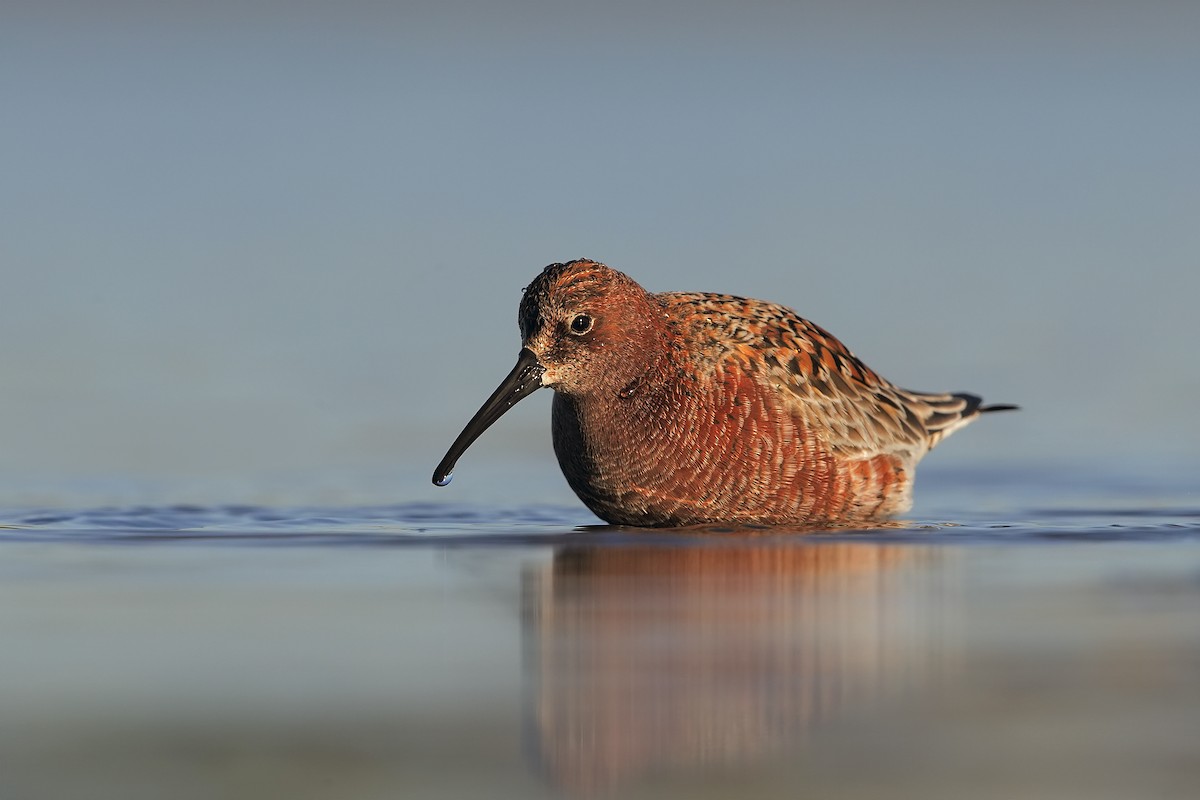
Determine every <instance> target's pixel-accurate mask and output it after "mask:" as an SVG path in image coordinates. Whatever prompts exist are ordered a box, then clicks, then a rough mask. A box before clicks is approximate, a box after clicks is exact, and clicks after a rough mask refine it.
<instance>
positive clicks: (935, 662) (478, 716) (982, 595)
mask: <svg viewBox="0 0 1200 800" xmlns="http://www.w3.org/2000/svg"><path fill="white" fill-rule="evenodd" d="M1175 481H1176V483H1175V484H1174V485H1172V484H1171V483H1169V482H1166V483H1164V482H1163V481H1141V482H1139V480H1138V479H1136V478H1126V479H1124V480H1123V481H1118V480H1113V481H1110V482H1109V483H1107V484H1106V483H1104V482H1103V481H1102V480H1100V479H1098V478H1097V479H1096V480H1095V481H1091V482H1083V483H1076V484H1074V485H1064V484H1063V483H1062V480H1061V478H1056V477H1055V475H1052V474H1049V473H1046V474H1043V475H1041V476H1040V478H1039V480H1028V479H1026V480H1024V482H1023V483H1022V482H1021V481H1018V480H1015V479H1013V478H1011V477H1007V478H1006V477H1004V476H996V477H995V479H994V480H991V481H981V477H980V475H979V474H978V473H976V474H973V475H969V476H959V477H958V478H957V479H956V477H955V476H953V475H941V476H937V475H936V474H934V477H933V478H932V479H931V480H928V481H926V482H925V484H923V485H922V486H920V487H919V489H918V491H919V492H923V493H924V494H926V495H929V496H930V499H931V501H932V502H933V503H935V505H927V506H924V508H925V509H926V516H924V517H922V518H919V519H914V520H913V521H911V522H909V523H908V524H906V525H904V526H902V527H897V528H893V529H885V530H876V531H836V532H822V533H811V534H803V533H797V532H770V531H762V530H753V531H720V530H713V531H702V532H690V533H665V532H637V531H624V530H615V529H610V528H604V527H599V526H594V524H593V523H594V522H595V520H594V518H592V517H591V516H590V515H589V514H587V512H586V511H584V510H582V509H581V508H577V507H573V506H567V507H559V506H545V507H520V506H511V507H504V506H497V507H493V506H482V505H474V506H455V505H451V504H435V503H409V504H400V505H394V506H386V507H354V508H347V507H325V508H300V507H289V508H278V507H258V506H237V507H215V506H212V507H192V506H182V507H181V506H175V507H158V506H143V507H121V508H93V509H82V510H81V509H72V510H62V509H21V510H10V511H9V512H6V513H4V514H3V515H2V516H0V522H3V523H4V524H5V526H6V527H4V528H3V529H0V641H2V642H3V647H2V649H0V719H2V720H3V725H2V726H0V739H2V741H0V796H3V797H22V798H26V797H53V798H72V797H81V798H82V797H87V798H107V797H112V798H161V797H172V798H192V797H194V798H210V797H217V796H220V797H236V798H243V797H244V798H260V797H268V796H289V797H300V798H307V797H338V798H346V797H354V798H374V797H379V798H396V797H420V798H438V797H447V798H459V797H489V798H492V797H511V798H537V797H586V796H597V795H601V796H603V795H613V794H616V795H619V796H622V797H679V798H696V797H700V798H704V797H797V796H812V797H822V798H829V797H834V798H843V797H844V798H858V797H882V796H887V797H889V798H895V797H921V798H930V797H934V798H942V797H944V798H962V797H971V798H979V797H982V798H991V797H995V798H1012V797H1047V798H1089V800H1090V799H1091V798H1134V797H1136V798H1156V797H1180V798H1183V797H1189V798H1190V797H1195V796H1196V794H1197V791H1198V789H1200V502H1197V498H1196V497H1195V496H1194V495H1191V494H1190V493H1189V490H1188V486H1187V481H1186V480H1180V479H1179V478H1178V476H1176V479H1175ZM931 484H932V485H931ZM448 497H449V496H448ZM1004 497H1009V498H1012V497H1016V498H1017V499H1018V500H1020V501H1021V502H1022V505H1021V506H1020V508H1021V509H1022V510H1021V511H1020V512H1019V513H1014V512H1012V511H1011V510H1010V511H1009V512H1008V513H1007V514H1000V513H989V512H985V511H982V510H980V509H981V507H982V506H989V505H996V504H998V503H999V502H1000V501H999V500H998V499H997V498H1004ZM918 508H922V507H921V506H919V507H918ZM1011 508H1012V506H1010V509H1011ZM967 509H970V510H967Z"/></svg>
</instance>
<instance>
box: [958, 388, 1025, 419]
mask: <svg viewBox="0 0 1200 800" xmlns="http://www.w3.org/2000/svg"><path fill="white" fill-rule="evenodd" d="M953 396H954V397H957V398H958V399H959V400H962V401H963V403H965V404H966V405H965V406H964V408H963V410H962V411H961V412H960V415H961V416H963V417H973V416H975V415H976V414H984V413H986V412H988V411H1016V410H1017V409H1018V408H1020V406H1014V405H1011V404H1010V403H993V404H992V405H990V406H985V405H983V398H982V397H980V396H979V395H974V394H967V393H966V392H956V393H955V394H954V395H953Z"/></svg>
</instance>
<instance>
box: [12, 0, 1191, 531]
mask: <svg viewBox="0 0 1200 800" xmlns="http://www.w3.org/2000/svg"><path fill="white" fill-rule="evenodd" d="M1198 85H1200V4H1196V3H1191V2H1153V1H1151V2H1140V3H1131V2H1103V1H1101V2H1094V3H1081V2H1022V1H1021V0H1018V1H1017V2H1009V3H994V4H988V3H951V2H910V3H888V2H857V1H855V0H850V1H849V2H839V3H819V4H816V3H802V2H797V3H785V2H755V1H754V0H750V1H749V2H740V3H722V2H704V1H703V0H702V1H701V2H692V3H683V2H660V3H655V2H625V1H624V0H614V1H613V2H608V3H604V4H577V3H562V2H526V1H524V0H521V1H518V2H507V3H495V2H458V1H457V0H449V1H448V2H447V1H445V0H439V2H429V3H425V2H402V3H386V2H370V1H369V0H345V1H344V2H339V3H336V4H335V3H321V2H295V3H280V2H258V3H245V2H236V3H235V2H226V1H225V0H214V1H213V2H206V3H188V2H154V3H150V2H146V3H139V2H101V3H78V4H71V3H57V2H53V1H51V2H46V1H45V0H39V2H32V1H30V0H12V1H11V2H6V3H5V4H4V7H3V9H2V10H0V98H3V116H2V119H3V122H2V124H0V153H2V154H3V155H2V156H0V159H2V163H3V178H2V181H0V276H2V278H3V281H2V284H0V286H2V289H0V375H2V380H3V386H2V388H0V412H2V413H0V503H3V504H6V505H39V504H56V505H80V504H92V503H128V502H202V503H208V502H266V503H275V502H279V503H307V502H313V503H325V502H329V503H342V502H345V503H368V502H381V503H383V502H396V501H421V500H429V501H447V502H450V501H453V502H458V501H476V500H500V501H502V502H506V503H514V504H515V503H538V502H552V503H558V502H561V503H567V504H574V502H575V501H574V499H573V497H572V496H571V494H570V492H569V490H568V488H567V487H566V484H565V482H563V480H562V479H561V477H560V476H559V474H558V470H557V466H556V464H555V462H554V458H553V454H552V452H551V449H550V444H549V401H550V393H549V392H545V393H542V394H541V395H539V396H535V397H534V398H533V399H531V400H529V401H527V402H526V403H523V404H522V405H521V406H518V407H517V408H516V409H515V410H514V411H513V412H512V413H511V414H510V415H509V416H508V417H507V418H506V419H504V420H503V421H502V422H501V423H500V424H499V425H497V426H496V427H495V428H494V429H493V430H492V431H490V432H489V433H488V434H487V435H486V436H485V437H484V438H483V439H481V440H480V441H479V442H478V443H477V444H476V445H475V447H474V448H473V449H472V450H471V451H470V452H469V453H468V454H467V456H466V457H465V458H464V459H463V460H462V462H461V463H460V465H459V469H458V471H457V480H456V481H455V483H454V485H453V487H452V488H451V489H437V488H435V487H433V486H431V485H430V484H429V474H430V473H431V472H432V469H433V466H434V465H435V464H436V462H437V461H438V459H439V458H440V457H441V455H442V453H443V452H444V450H445V448H446V446H447V445H448V444H449V443H450V441H451V440H452V439H453V438H454V436H455V435H456V434H457V433H458V431H459V429H460V428H461V426H462V424H463V423H464V422H465V421H466V420H467V418H468V417H469V416H470V414H471V413H473V412H474V410H475V409H476V408H477V407H478V405H479V404H480V403H481V402H482V401H483V399H484V398H485V397H486V396H487V395H488V393H490V392H491V390H492V389H493V388H494V386H495V385H496V383H497V382H498V381H499V379H500V378H501V377H502V376H503V375H504V374H506V373H507V371H508V370H509V369H510V367H511V365H512V363H513V360H514V358H515V356H516V353H517V350H518V347H519V341H518V335H517V329H516V309H517V303H518V301H519V299H520V295H521V288H522V287H523V286H524V285H526V284H527V283H528V282H529V281H530V280H531V279H532V278H533V277H534V275H536V273H537V272H538V271H539V270H540V269H541V267H542V266H544V265H545V264H547V263H550V262H553V261H562V260H567V259H571V258H576V257H581V256H587V257H591V258H595V259H598V260H601V261H604V262H606V263H608V264H610V265H611V266H614V267H616V268H618V269H621V270H623V271H625V272H627V273H629V274H630V275H631V276H633V277H634V278H636V279H637V280H639V281H640V282H641V283H642V284H643V285H644V286H646V287H647V288H648V289H650V290H655V291H661V290H702V291H718V292H730V293H736V294H742V295H748V296H752V297H759V298H763V299H768V300H773V301H776V302H781V303H784V304H787V305H790V306H792V307H793V308H795V309H797V310H798V311H799V312H800V313H801V314H802V315H803V316H806V317H808V318H810V319H812V320H814V321H816V322H817V323H819V324H821V325H822V326H824V327H826V328H828V329H830V330H831V331H832V332H834V333H835V334H836V335H837V336H839V337H840V338H841V339H842V340H843V341H845V342H846V343H847V344H848V345H849V346H850V347H851V348H852V349H853V350H854V351H855V352H856V353H857V354H858V355H860V356H861V357H862V358H863V359H864V360H865V361H867V363H869V364H870V365H872V366H873V367H875V368H876V369H877V370H878V371H880V372H881V373H882V374H884V375H885V376H887V377H889V378H891V379H892V380H894V381H896V382H897V383H900V384H901V385H905V386H908V387H910V388H914V389H924V390H970V391H974V392H978V393H980V394H983V395H984V396H985V397H987V398H988V399H989V400H992V401H997V402H1016V403H1020V404H1021V405H1022V406H1023V411H1021V412H1020V413H1019V414H1016V415H1007V416H1005V417H1004V418H1002V419H1001V418H993V419H990V420H988V421H987V422H986V423H981V424H978V425H976V426H974V427H972V428H971V429H969V430H968V431H966V432H964V433H962V434H960V435H959V436H956V437H954V438H953V439H952V440H950V441H949V442H947V443H946V444H945V445H943V446H942V447H941V448H939V451H938V453H935V454H934V456H932V457H931V458H930V460H929V461H927V462H926V464H927V469H929V470H930V471H931V474H934V475H936V474H939V471H940V473H941V474H948V473H951V472H954V471H955V470H962V469H977V470H980V471H981V472H980V473H979V474H986V473H987V470H1001V469H1008V470H1022V469H1027V468H1029V469H1038V470H1044V471H1049V472H1055V471H1061V472H1063V473H1071V472H1072V471H1076V472H1078V471H1079V470H1082V469H1084V465H1086V470H1087V471H1088V472H1087V474H1094V473H1098V472H1100V473H1103V472H1106V471H1109V472H1112V473H1114V474H1120V475H1124V476H1127V477H1128V476H1137V475H1149V476H1151V477H1148V478H1147V479H1146V480H1147V481H1149V482H1151V483H1152V482H1153V481H1155V480H1158V476H1162V475H1168V474H1169V475H1173V476H1175V477H1176V479H1180V480H1185V481H1189V480H1190V481H1192V482H1195V478H1196V476H1198V475H1200V455H1198V454H1200V424H1197V422H1196V404H1197V400H1196V398H1197V396H1198V394H1200V369H1198V359H1197V355H1196V348H1197V345H1198V344H1200V322H1198V320H1197V314H1196V310H1195V304H1196V298H1197V297H1198V296H1200V135H1198V131H1200V102H1197V86H1198ZM921 496H922V493H921V492H920V491H918V499H920V498H921ZM919 509H920V506H918V510H919Z"/></svg>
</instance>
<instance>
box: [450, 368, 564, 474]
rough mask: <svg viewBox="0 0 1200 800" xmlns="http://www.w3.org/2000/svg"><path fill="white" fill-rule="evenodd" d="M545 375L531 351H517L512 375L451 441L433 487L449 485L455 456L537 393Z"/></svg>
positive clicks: (456, 459)
mask: <svg viewBox="0 0 1200 800" xmlns="http://www.w3.org/2000/svg"><path fill="white" fill-rule="evenodd" d="M545 371H546V368H545V367H543V366H542V365H541V364H539V363H538V360H537V356H536V355H534V352H533V351H532V350H530V349H529V348H527V347H523V348H521V354H520V355H519V356H518V357H517V365H516V366H515V367H513V371H512V372H510V373H508V377H507V378H505V379H504V380H503V381H501V382H500V385H499V386H497V387H496V391H494V392H492V396H491V397H489V398H488V399H487V401H486V402H485V403H484V404H483V405H482V406H480V408H479V410H478V411H476V412H475V416H473V417H471V421H470V422H468V423H467V427H465V428H463V430H462V433H460V434H459V435H458V438H457V439H455V440H454V444H452V445H450V449H449V450H447V451H446V455H445V457H444V458H442V462H441V463H440V464H438V465H437V469H435V470H434V471H433V482H434V483H435V484H437V485H438V486H445V485H446V484H448V483H450V479H451V478H452V477H454V464H455V463H456V462H457V461H458V458H459V456H461V455H462V454H463V453H464V452H466V449H467V448H468V447H470V446H471V443H472V442H474V441H475V440H476V439H478V438H479V434H481V433H483V432H484V431H485V430H487V429H488V427H490V426H491V424H492V423H493V422H495V421H496V420H498V419H500V417H502V416H504V412H505V411H508V410H509V409H510V408H512V407H513V406H515V405H516V404H517V401H518V400H522V399H524V398H526V397H528V396H529V395H530V394H532V393H533V390H534V389H540V388H541V386H542V373H543V372H545Z"/></svg>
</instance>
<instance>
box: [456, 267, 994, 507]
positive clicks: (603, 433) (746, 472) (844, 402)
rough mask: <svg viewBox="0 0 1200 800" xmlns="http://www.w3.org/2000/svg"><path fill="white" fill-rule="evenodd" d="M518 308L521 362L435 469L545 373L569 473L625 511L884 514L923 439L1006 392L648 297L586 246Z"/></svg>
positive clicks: (598, 498)
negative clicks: (945, 384) (884, 368)
mask: <svg viewBox="0 0 1200 800" xmlns="http://www.w3.org/2000/svg"><path fill="white" fill-rule="evenodd" d="M579 318H584V319H586V320H587V322H586V323H583V322H579V321H578V319H579ZM519 322H520V328H521V338H522V344H523V350H522V359H521V363H519V364H518V367H517V369H514V370H513V372H512V374H510V375H509V377H508V379H506V381H505V382H504V384H502V385H501V387H500V389H498V390H497V392H496V393H495V394H493V396H492V398H490V399H489V401H488V402H487V403H485V404H484V407H483V408H481V409H480V412H479V413H478V414H477V415H476V417H475V418H474V419H473V420H472V421H471V423H469V424H468V426H467V429H465V430H464V431H463V434H462V435H461V436H460V437H459V440H458V441H456V442H455V444H454V446H452V447H451V450H450V452H449V453H447V456H446V458H445V459H444V460H443V462H442V464H441V465H439V468H438V473H437V474H435V476H434V477H435V481H437V482H439V483H441V482H444V480H439V477H443V478H444V479H445V480H448V476H449V473H450V470H451V469H452V468H453V465H454V461H455V460H456V459H457V457H458V455H460V454H461V453H462V451H463V450H465V449H466V447H467V446H468V445H469V444H470V443H471V441H473V440H474V438H475V437H476V436H478V435H479V433H481V432H482V430H483V429H484V428H486V427H487V425H489V424H491V422H493V421H495V419H496V418H498V417H499V416H500V415H501V414H502V413H503V412H504V411H505V410H507V408H509V407H511V405H512V404H513V403H515V402H516V401H517V400H519V399H520V398H522V397H524V396H525V395H526V394H528V393H529V391H531V390H532V389H534V388H537V387H538V386H549V387H551V388H553V389H554V390H555V397H554V404H553V414H552V425H553V434H554V450H555V453H556V454H557V456H558V461H559V464H560V466H561V467H562V470H563V474H564V475H565V476H566V478H567V482H568V483H569V484H570V486H571V488H572V489H573V490H574V491H575V493H576V494H577V495H578V496H579V497H580V499H581V500H583V502H584V503H585V504H586V505H587V506H588V508H590V509H591V510H592V511H593V512H594V513H595V514H596V515H597V516H599V517H601V518H602V519H604V520H606V521H608V522H610V523H613V524H617V525H636V526H678V525H694V524H705V523H755V524H767V525H783V524H801V525H811V524H821V523H831V522H857V521H869V520H878V519H883V518H886V517H890V516H892V515H895V514H897V513H901V512H903V511H905V510H907V509H908V508H909V507H910V506H911V503H912V500H911V497H912V477H913V469H914V468H915V466H916V464H917V462H918V461H919V460H920V459H921V457H922V456H924V455H925V453H927V452H928V451H929V450H930V449H931V448H932V447H933V446H934V445H935V444H937V443H938V442H939V441H941V439H942V438H944V437H945V436H947V435H949V434H950V433H951V432H953V431H955V430H957V429H958V428H959V427H961V426H963V425H965V424H967V423H968V422H970V421H971V420H973V419H974V418H975V417H976V416H978V415H979V413H981V412H983V411H989V410H996V409H1001V408H1011V407H1012V406H982V405H981V404H980V399H979V398H978V397H976V396H974V395H970V394H924V393H920V392H911V391H907V390H905V389H901V388H899V387H897V386H894V385H892V384H891V383H889V382H888V381H886V380H884V379H883V378H881V377H879V376H878V375H877V374H875V372H873V371H872V370H871V369H870V368H868V367H867V366H866V365H865V364H863V363H862V362H861V361H859V360H858V359H857V358H856V357H855V356H854V355H853V354H852V353H851V352H850V351H849V350H848V349H846V347H845V346H844V345H843V344H842V343H841V342H839V341H838V340H837V339H835V338H834V337H833V336H832V335H830V334H829V333H827V332H826V331H824V330H822V329H821V328H819V327H818V326H816V325H814V324H812V323H811V322H808V321H807V320H805V319H802V318H800V317H799V316H797V315H796V314H795V312H793V311H791V310H790V309H788V308H785V307H783V306H780V305H776V304H774V303H766V302H762V301H758V300H749V299H746V298H742V297H735V296H732V295H720V294H701V293H683V292H664V293H660V294H652V293H648V292H646V291H645V290H644V289H642V287H641V286H639V285H638V284H637V283H636V282H634V281H633V280H632V279H631V278H629V277H628V276H626V275H624V274H623V273H621V272H618V271H616V270H613V269H610V268H609V267H606V266H604V265H603V264H599V263H597V262H593V261H589V260H579V261H572V262H569V263H565V264H551V265H550V266H548V267H546V269H545V270H544V271H543V272H542V273H541V274H540V275H539V276H538V277H537V278H536V279H535V280H534V281H533V283H531V284H530V285H529V286H528V287H527V288H526V290H525V294H524V297H523V298H522V301H521V307H520V313H519ZM573 324H575V325H577V326H578V327H579V328H581V329H582V328H583V327H585V325H586V327H587V329H586V330H572V325H573Z"/></svg>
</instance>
